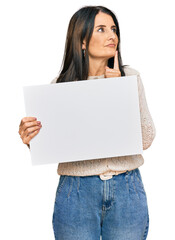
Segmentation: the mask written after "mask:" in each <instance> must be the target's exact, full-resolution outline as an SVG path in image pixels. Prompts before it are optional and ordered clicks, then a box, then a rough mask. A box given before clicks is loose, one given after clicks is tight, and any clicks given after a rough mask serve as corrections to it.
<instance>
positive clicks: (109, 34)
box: [108, 30, 117, 40]
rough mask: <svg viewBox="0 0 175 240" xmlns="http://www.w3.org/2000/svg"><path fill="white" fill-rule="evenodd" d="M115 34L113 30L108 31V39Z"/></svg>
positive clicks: (112, 37)
mask: <svg viewBox="0 0 175 240" xmlns="http://www.w3.org/2000/svg"><path fill="white" fill-rule="evenodd" d="M116 38H117V35H116V33H115V32H113V31H112V30H111V31H109V32H108V39H113V40H114V39H116Z"/></svg>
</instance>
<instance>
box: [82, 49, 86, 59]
mask: <svg viewBox="0 0 175 240" xmlns="http://www.w3.org/2000/svg"><path fill="white" fill-rule="evenodd" d="M85 54H86V50H85V49H83V55H84V57H85Z"/></svg>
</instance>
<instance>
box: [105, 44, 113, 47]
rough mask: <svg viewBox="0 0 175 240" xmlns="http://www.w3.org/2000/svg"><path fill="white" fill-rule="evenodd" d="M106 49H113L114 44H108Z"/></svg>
mask: <svg viewBox="0 0 175 240" xmlns="http://www.w3.org/2000/svg"><path fill="white" fill-rule="evenodd" d="M106 47H115V44H108V45H107V46H106Z"/></svg>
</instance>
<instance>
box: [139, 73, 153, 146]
mask: <svg viewBox="0 0 175 240" xmlns="http://www.w3.org/2000/svg"><path fill="white" fill-rule="evenodd" d="M137 80H138V93H139V107H140V118H141V128H142V143H143V150H146V149H147V148H149V147H150V146H151V144H152V142H153V140H154V138H155V135H156V129H155V125H154V122H153V120H152V117H151V114H150V112H149V109H148V105H147V101H146V96H145V90H144V86H143V83H142V80H141V77H140V74H137Z"/></svg>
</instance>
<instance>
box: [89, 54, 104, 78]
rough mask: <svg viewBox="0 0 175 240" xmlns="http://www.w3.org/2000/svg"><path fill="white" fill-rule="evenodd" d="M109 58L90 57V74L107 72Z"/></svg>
mask: <svg viewBox="0 0 175 240" xmlns="http://www.w3.org/2000/svg"><path fill="white" fill-rule="evenodd" d="M107 63H108V60H107V59H100V58H99V59H93V58H90V57H89V76H100V75H103V74H105V67H106V66H107Z"/></svg>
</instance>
